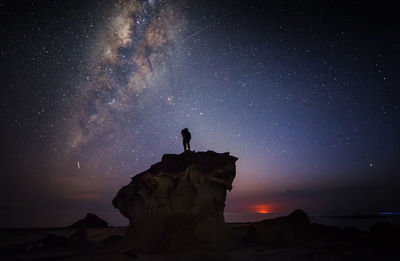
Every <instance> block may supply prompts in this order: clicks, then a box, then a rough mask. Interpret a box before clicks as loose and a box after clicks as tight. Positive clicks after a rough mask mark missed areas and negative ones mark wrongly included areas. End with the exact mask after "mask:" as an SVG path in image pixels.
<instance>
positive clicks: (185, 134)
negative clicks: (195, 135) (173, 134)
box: [181, 128, 192, 151]
mask: <svg viewBox="0 0 400 261" xmlns="http://www.w3.org/2000/svg"><path fill="white" fill-rule="evenodd" d="M181 134H182V139H183V150H184V151H190V138H192V135H190V132H189V130H188V129H187V128H184V129H183V130H182V131H181ZM186 147H187V148H186Z"/></svg>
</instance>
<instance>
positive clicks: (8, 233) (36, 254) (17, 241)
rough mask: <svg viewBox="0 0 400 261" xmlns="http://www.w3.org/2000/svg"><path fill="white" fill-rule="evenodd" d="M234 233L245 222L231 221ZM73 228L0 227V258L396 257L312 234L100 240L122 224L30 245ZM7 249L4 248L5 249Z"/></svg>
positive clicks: (120, 231) (386, 251)
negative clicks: (209, 243)
mask: <svg viewBox="0 0 400 261" xmlns="http://www.w3.org/2000/svg"><path fill="white" fill-rule="evenodd" d="M230 226H231V228H232V229H233V230H235V231H236V233H238V234H240V233H241V232H240V231H242V230H244V229H246V224H231V225H230ZM74 231H75V230H74V229H68V228H51V229H45V228H43V229H3V230H0V249H1V250H2V251H1V252H0V260H116V261H118V260H157V261H158V260H232V261H235V260H266V261H267V260H268V261H286V260H398V255H397V253H395V252H396V251H397V249H385V248H371V247H370V246H368V244H365V242H357V241H354V240H350V241H348V240H343V239H341V240H337V239H332V238H314V239H312V240H307V241H304V242H296V243H293V244H285V245H261V244H252V243H247V244H240V245H237V246H235V247H234V248H232V249H230V250H216V249H212V248H211V249H207V250H201V251H192V252H190V253H184V254H175V255H145V254H141V253H137V252H136V251H135V250H134V249H132V248H130V246H129V242H124V239H121V240H117V241H115V242H103V240H104V239H106V238H107V237H109V236H111V235H114V236H116V235H117V236H123V235H124V232H125V227H110V228H99V229H85V231H86V232H87V234H88V239H89V241H90V243H89V244H87V245H83V246H68V245H67V246H62V247H53V248H50V249H45V248H44V249H33V250H32V249H30V246H31V244H32V242H37V241H38V240H39V239H41V238H44V237H45V236H46V235H47V234H48V233H51V234H54V235H59V236H65V237H69V236H70V235H71V234H72V233H73V232H74ZM5 250H7V251H5Z"/></svg>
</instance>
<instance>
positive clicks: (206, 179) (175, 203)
mask: <svg viewBox="0 0 400 261" xmlns="http://www.w3.org/2000/svg"><path fill="white" fill-rule="evenodd" d="M236 160H237V158H236V157H233V156H230V155H229V153H228V152H227V153H215V152H213V151H207V152H185V153H182V154H179V155H175V154H166V155H164V156H163V157H162V160H161V162H158V163H156V164H154V165H152V166H151V168H150V169H148V170H146V171H144V172H142V173H140V174H138V175H136V176H134V177H133V178H132V181H131V182H130V183H129V184H128V185H126V186H124V187H122V188H121V189H120V190H119V192H118V193H117V195H116V197H115V198H114V199H113V205H114V206H115V207H116V208H118V209H119V210H120V212H121V213H122V215H124V216H125V217H127V218H128V219H129V221H130V224H129V228H128V233H127V238H129V240H131V242H132V244H133V245H134V246H135V247H137V248H138V249H140V250H141V251H146V252H156V251H181V250H185V249H191V248H198V247H218V246H221V245H223V244H224V243H225V241H226V237H227V234H226V225H225V221H224V216H223V213H224V207H225V198H226V192H227V190H231V189H232V182H233V179H234V178H235V174H236V167H235V162H236Z"/></svg>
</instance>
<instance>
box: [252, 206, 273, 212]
mask: <svg viewBox="0 0 400 261" xmlns="http://www.w3.org/2000/svg"><path fill="white" fill-rule="evenodd" d="M251 210H252V211H251V212H254V213H260V214H267V213H271V212H270V210H269V206H268V205H265V204H258V205H253V206H252V208H251Z"/></svg>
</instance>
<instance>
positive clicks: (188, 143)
mask: <svg viewBox="0 0 400 261" xmlns="http://www.w3.org/2000/svg"><path fill="white" fill-rule="evenodd" d="M187 145H188V151H190V142H189V141H188V142H187Z"/></svg>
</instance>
